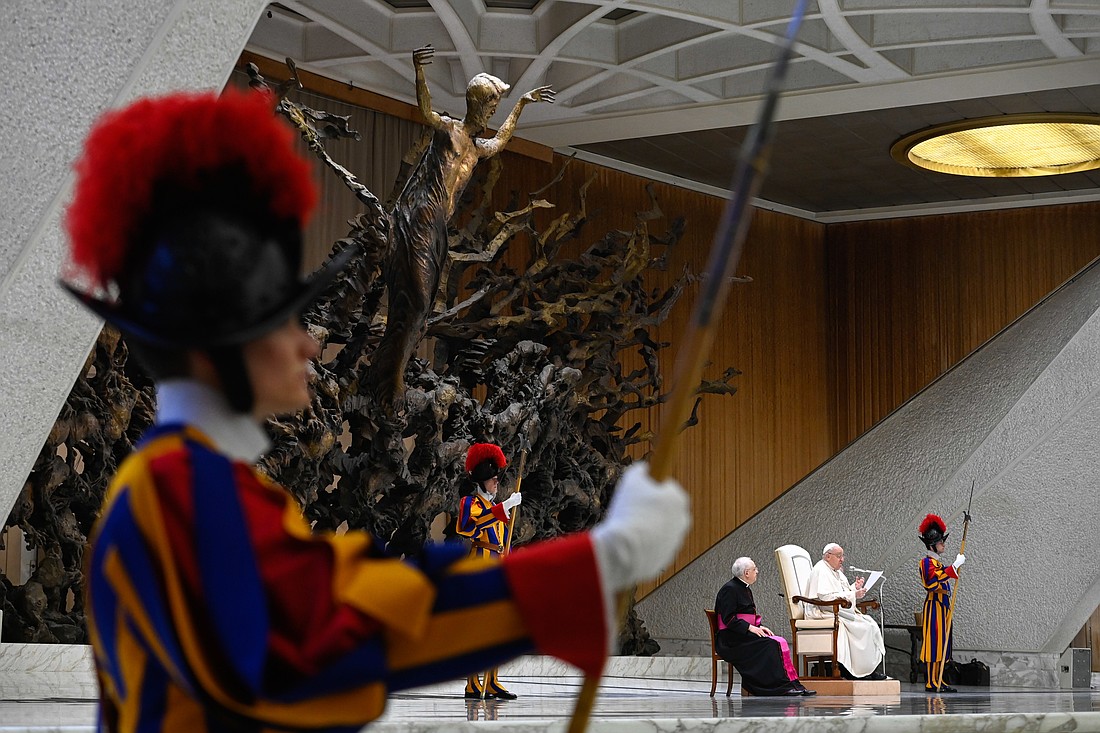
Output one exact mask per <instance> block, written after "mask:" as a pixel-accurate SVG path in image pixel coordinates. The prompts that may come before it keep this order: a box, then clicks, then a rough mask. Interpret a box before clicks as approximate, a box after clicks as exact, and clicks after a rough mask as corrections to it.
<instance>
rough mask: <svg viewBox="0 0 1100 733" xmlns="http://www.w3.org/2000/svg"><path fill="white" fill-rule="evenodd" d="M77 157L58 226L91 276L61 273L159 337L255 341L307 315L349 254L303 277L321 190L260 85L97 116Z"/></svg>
mask: <svg viewBox="0 0 1100 733" xmlns="http://www.w3.org/2000/svg"><path fill="white" fill-rule="evenodd" d="M76 167H77V173H78V180H77V186H76V192H75V195H74V198H73V202H72V205H71V206H70V207H69V210H68V212H67V217H66V224H67V227H68V230H69V234H70V241H71V253H72V261H73V263H74V264H76V265H77V266H80V267H81V268H83V272H84V274H85V275H86V276H88V277H89V278H90V280H91V286H92V287H91V289H90V290H89V289H86V288H80V287H77V286H76V285H75V284H73V283H70V282H64V283H63V284H64V285H65V286H66V287H67V288H68V289H69V290H70V291H71V292H73V293H74V294H75V295H77V297H78V298H79V299H80V300H81V301H82V302H83V303H84V304H85V305H86V306H88V308H90V309H91V310H93V311H94V312H95V313H97V314H98V315H100V316H102V317H103V318H104V319H105V320H107V321H108V322H110V323H112V324H113V325H115V326H116V327H118V329H119V330H120V331H122V332H123V333H124V334H126V335H128V336H132V337H135V338H137V339H139V340H140V341H144V342H146V343H148V344H150V345H153V346H158V347H167V348H181V349H190V348H198V349H207V348H217V347H224V346H233V345H239V344H243V343H245V342H247V341H250V340H253V339H255V338H258V337H260V336H262V335H264V334H265V333H267V332H269V331H272V330H274V329H276V328H278V327H279V326H281V325H282V324H283V323H285V322H286V320H287V319H288V318H290V317H291V316H293V315H295V314H296V313H299V312H301V311H302V310H303V309H304V308H305V307H306V306H307V305H308V304H309V302H310V301H312V300H313V299H314V298H315V297H316V296H317V295H318V294H319V293H320V291H321V290H322V289H323V288H324V287H325V286H326V285H327V284H328V283H329V282H330V281H331V280H332V278H333V277H335V275H336V274H337V273H338V272H339V270H340V269H341V268H342V267H343V266H345V265H346V264H347V261H348V260H349V259H350V257H351V256H352V254H353V251H349V250H345V251H344V252H342V253H341V256H338V257H336V258H333V259H331V260H329V262H327V263H326V264H325V266H323V267H322V268H321V269H320V270H319V271H318V272H316V273H314V274H313V275H312V276H311V277H309V278H306V279H300V278H299V274H298V269H299V267H300V265H301V257H302V244H301V228H302V225H303V223H304V221H305V219H306V218H307V216H308V214H309V211H310V210H311V209H312V207H313V203H314V201H315V200H316V191H315V188H314V185H313V182H312V177H311V173H310V167H309V163H308V161H306V160H305V159H304V158H302V157H301V156H300V155H299V154H298V153H297V152H296V151H295V150H294V148H293V144H292V133H291V131H290V130H289V128H288V127H287V126H286V125H284V124H282V123H281V122H279V121H278V120H277V119H276V118H275V116H274V114H273V112H272V103H271V99H270V98H269V97H268V96H267V95H265V94H261V93H243V92H237V91H233V90H227V91H226V93H225V94H224V95H222V96H220V97H219V96H217V95H214V94H212V93H205V94H195V93H179V94H173V95H168V96H165V97H160V98H155V99H143V100H139V101H138V102H136V103H134V104H132V105H130V106H128V107H125V108H123V109H121V110H117V111H114V112H110V113H108V114H107V115H104V117H103V118H102V119H101V120H100V121H99V122H98V123H97V124H96V126H95V127H94V128H93V129H92V132H91V133H90V134H89V136H88V140H87V142H86V144H85V149H84V155H83V157H82V158H81V160H80V161H78V163H77V166H76Z"/></svg>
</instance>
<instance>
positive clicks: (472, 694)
mask: <svg viewBox="0 0 1100 733" xmlns="http://www.w3.org/2000/svg"><path fill="white" fill-rule="evenodd" d="M463 697H465V698H466V699H467V700H480V699H481V693H480V692H477V691H474V690H466V694H465V695H463ZM493 697H494V696H493V693H491V692H486V693H485V699H486V700H491V699H492V698H493Z"/></svg>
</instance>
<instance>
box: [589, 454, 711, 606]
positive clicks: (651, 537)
mask: <svg viewBox="0 0 1100 733" xmlns="http://www.w3.org/2000/svg"><path fill="white" fill-rule="evenodd" d="M690 526H691V512H690V508H689V501H688V496H687V494H686V493H685V492H684V490H683V488H681V487H680V484H679V483H677V482H676V481H675V480H674V479H665V480H664V481H662V482H661V483H657V482H656V481H654V480H653V479H652V478H650V475H649V466H648V464H646V463H635V464H633V465H632V466H630V467H629V468H627V469H626V471H625V472H624V473H623V477H622V478H621V479H619V483H618V485H617V486H616V487H615V494H614V496H612V497H611V505H610V506H608V508H607V513H606V514H605V515H604V518H603V521H602V522H600V523H599V524H597V525H596V526H595V527H593V528H592V544H593V545H594V547H595V552H596V562H597V564H598V565H599V568H600V577H601V578H602V581H603V585H604V588H605V590H608V589H609V590H612V591H618V590H624V589H626V588H631V587H633V586H635V585H637V584H638V583H639V582H641V581H643V580H649V579H650V578H653V577H656V576H657V575H659V574H660V572H661V571H662V570H664V569H665V568H666V567H667V566H668V564H669V563H671V562H672V560H673V558H675V557H676V552H677V551H678V550H679V549H680V545H682V544H683V542H684V537H685V535H687V531H688V527H690Z"/></svg>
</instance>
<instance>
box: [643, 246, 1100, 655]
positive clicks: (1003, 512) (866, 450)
mask: <svg viewBox="0 0 1100 733" xmlns="http://www.w3.org/2000/svg"><path fill="white" fill-rule="evenodd" d="M1098 306H1100V266H1097V265H1095V264H1094V265H1093V266H1092V267H1090V268H1089V269H1087V270H1086V271H1085V272H1083V273H1082V274H1081V275H1079V276H1078V277H1077V278H1075V279H1074V280H1073V281H1072V282H1070V283H1068V284H1067V285H1066V286H1064V287H1063V288H1061V289H1059V290H1058V291H1057V292H1055V293H1054V294H1053V295H1051V296H1050V297H1049V298H1047V299H1046V300H1045V301H1044V302H1042V303H1040V304H1039V305H1038V306H1036V307H1035V308H1034V309H1032V310H1031V311H1029V312H1028V313H1027V314H1025V316H1023V317H1022V318H1021V319H1020V320H1018V321H1017V322H1015V323H1014V324H1012V325H1011V326H1009V327H1008V328H1007V329H1005V330H1004V331H1003V332H1002V333H1001V334H999V335H998V336H997V337H995V338H994V339H992V340H991V341H990V342H989V343H987V344H986V345H985V346H983V347H982V348H981V349H979V350H978V351H977V352H975V354H974V355H972V356H971V357H969V358H968V359H967V360H965V361H964V362H962V363H961V364H960V365H959V366H957V367H956V368H955V369H953V370H952V371H950V372H948V373H947V374H946V375H944V376H943V377H942V378H940V379H939V380H938V381H936V382H935V383H933V384H932V385H930V386H929V387H928V388H926V389H925V390H923V391H922V392H921V393H919V394H918V395H916V396H915V397H914V398H913V399H912V400H910V401H909V402H908V403H906V404H905V405H903V406H902V407H900V408H899V409H898V410H896V411H895V412H894V413H893V414H891V415H890V416H888V417H887V418H886V419H885V420H883V421H882V422H880V423H879V424H878V425H876V426H875V427H874V428H872V429H871V430H870V431H868V432H867V433H866V434H864V435H863V436H862V437H860V438H859V439H858V440H857V441H855V442H854V443H852V445H851V446H849V447H848V448H847V449H845V450H844V451H842V452H841V453H840V454H839V455H838V456H836V457H835V458H834V459H832V460H831V461H829V462H828V463H826V464H825V465H823V466H822V467H821V468H819V469H818V470H817V471H815V472H814V473H812V474H811V475H810V476H808V477H807V478H806V479H804V480H803V481H801V482H800V483H798V484H797V485H796V486H794V487H792V488H791V489H790V490H789V491H787V492H786V493H784V494H783V495H782V496H780V497H779V498H778V499H777V500H776V501H775V502H773V503H772V504H770V505H769V506H768V507H766V508H765V509H764V510H763V511H761V512H760V513H759V514H757V515H756V516H755V517H753V518H752V519H750V520H749V521H748V522H747V523H745V524H744V525H742V526H741V527H739V528H737V529H736V530H735V531H733V532H732V533H730V534H729V535H728V536H727V537H725V538H724V539H723V540H722V541H721V542H719V543H718V544H717V545H715V546H714V547H712V548H711V549H710V550H708V551H707V552H706V553H704V554H703V555H701V556H700V557H699V558H697V559H696V560H695V561H694V562H693V563H692V564H691V565H689V566H688V567H686V568H685V569H683V570H682V571H680V573H678V574H677V575H676V576H674V577H673V578H672V579H671V580H669V581H667V582H665V583H664V584H662V585H661V586H660V587H659V588H658V589H657V590H656V591H654V592H653V593H652V594H650V595H649V596H647V597H646V598H645V599H643V600H642V601H641V603H640V604H639V607H638V612H639V614H640V615H641V617H642V618H643V619H644V620H645V622H646V625H647V627H648V628H649V631H650V633H651V634H652V635H653V636H654V637H656V638H658V639H664V640H667V641H669V642H670V646H671V647H672V648H676V646H677V640H695V641H697V640H705V639H707V628H706V622H705V619H704V617H703V612H702V610H703V609H704V608H711V607H713V603H714V596H715V593H716V592H717V590H718V588H719V587H720V586H721V585H722V583H724V582H725V581H726V580H727V579H728V577H729V568H730V564H731V562H732V561H733V560H734V559H735V558H736V557H738V556H740V555H749V556H751V557H752V558H753V559H754V560H756V562H757V565H758V566H759V567H760V568H761V575H760V580H758V581H757V583H756V585H755V586H754V594H755V597H756V600H757V603H758V604H759V607H760V611H761V612H762V613H763V615H764V618H765V623H768V624H769V625H770V626H771V628H772V630H774V631H776V632H779V633H782V634H783V635H784V636H787V637H789V636H790V627H789V624H788V622H787V615H786V611H785V610H784V607H783V602H782V598H781V596H780V591H781V586H780V584H779V579H778V577H777V576H778V570H777V568H776V564H775V559H774V549H775V548H776V547H778V546H780V545H783V544H786V543H789V542H791V543H795V544H799V545H802V546H803V547H805V548H806V549H807V550H809V552H810V554H811V556H813V557H814V558H815V560H816V558H817V557H818V556H819V555H820V552H821V549H822V548H823V547H824V545H825V544H826V543H828V542H830V541H837V542H840V543H841V544H843V545H844V547H845V550H846V552H847V562H848V563H850V564H851V565H854V566H856V567H863V568H870V569H884V570H885V572H886V582H885V586H884V587H883V588H882V589H881V592H882V594H883V600H884V601H885V603H886V605H887V606H888V608H887V611H886V622H887V623H909V624H911V623H913V612H914V611H916V610H919V609H920V606H921V603H922V602H923V597H924V595H923V592H922V591H921V589H920V584H919V580H918V575H917V561H918V559H919V558H920V557H921V556H922V555H923V554H924V547H923V546H922V545H921V543H920V542H919V541H918V539H917V526H918V524H919V523H920V520H921V519H922V518H923V517H924V515H925V514H926V513H927V512H935V513H937V514H940V515H941V516H943V517H944V519H945V520H946V521H947V524H948V528H949V531H950V532H951V537H950V539H949V540H948V548H947V552H946V553H945V554H947V555H948V556H950V557H952V558H953V557H954V553H955V552H956V551H957V550H958V548H959V542H960V540H961V538H962V526H961V520H962V511H963V510H964V509H965V508H966V504H967V498H968V496H969V493H970V488H971V484H972V483H973V484H974V486H975V490H974V499H973V509H972V515H973V517H974V521H973V522H972V523H971V525H970V530H969V533H968V537H967V548H966V556H967V564H966V567H965V568H964V572H963V578H962V582H961V584H960V585H959V588H958V597H957V609H956V614H955V642H956V648H958V649H965V650H991V651H1017V652H1033V653H1046V654H1049V653H1058V652H1061V651H1062V650H1063V649H1065V648H1066V646H1067V645H1068V644H1069V642H1070V641H1071V639H1072V638H1073V636H1074V635H1075V634H1076V633H1077V631H1079V630H1080V628H1081V626H1082V625H1083V624H1084V622H1085V620H1086V619H1087V618H1088V616H1089V615H1090V614H1091V613H1092V612H1093V611H1094V610H1095V609H1096V607H1097V604H1098V602H1100V564H1098V563H1097V558H1098V557H1100V529H1097V528H1098V527H1100V491H1098V488H1100V487H1098V484H1100V450H1098V446H1097V442H1098V439H1100V312H1098V311H1097V308H1098ZM780 630H782V631H780ZM686 646H688V647H689V648H690V646H691V644H690V643H689V644H687V645H686Z"/></svg>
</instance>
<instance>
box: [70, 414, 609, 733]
mask: <svg viewBox="0 0 1100 733" xmlns="http://www.w3.org/2000/svg"><path fill="white" fill-rule="evenodd" d="M464 554H465V552H464V550H463V548H461V547H460V546H457V545H440V546H432V547H429V548H427V549H426V551H425V553H424V555H423V557H422V558H421V559H420V560H419V561H418V562H417V563H416V564H414V563H412V562H409V561H404V560H400V559H396V558H391V557H386V556H384V555H383V554H382V553H381V552H379V551H378V548H377V546H376V545H375V543H374V542H373V541H372V539H371V538H370V536H369V535H367V534H366V533H363V532H348V533H346V534H344V535H342V536H336V535H334V534H331V533H327V534H316V535H315V534H313V533H312V532H311V531H310V528H309V526H308V525H307V524H306V522H305V521H304V520H303V518H302V516H301V513H300V510H299V508H298V506H297V505H296V504H295V503H294V502H293V501H292V500H291V498H290V496H289V495H288V494H287V493H286V491H285V490H283V489H282V488H281V487H279V486H277V485H275V484H273V483H272V482H270V481H268V480H266V479H265V478H264V477H262V476H261V475H259V474H258V473H257V472H256V471H255V470H254V468H253V467H252V466H251V465H249V464H247V463H244V462H239V461H233V460H231V459H229V458H227V457H226V456H224V455H222V454H221V453H219V452H217V451H216V450H215V449H214V448H213V447H212V445H211V444H210V442H209V440H208V439H207V438H206V437H205V436H204V435H203V434H202V433H200V432H199V431H197V430H195V429H194V428H190V427H184V426H181V425H174V426H160V427H157V428H154V429H153V431H152V432H151V433H150V434H149V435H147V436H146V439H145V440H144V441H143V443H142V444H141V445H140V446H139V449H138V450H137V451H135V453H134V454H132V455H131V456H130V457H129V458H128V459H127V460H126V461H125V462H124V463H123V465H122V467H121V468H120V470H119V472H118V475H117V476H116V477H115V480H114V482H113V483H112V485H111V488H110V490H109V492H108V497H107V500H106V503H105V506H104V509H103V513H102V516H101V517H100V520H99V522H98V523H97V525H96V530H95V533H94V536H93V542H92V548H91V552H90V554H89V558H88V566H87V570H88V573H87V578H88V603H87V609H88V614H87V615H88V625H89V631H90V636H91V640H92V645H93V647H94V652H95V662H96V668H97V675H98V679H99V684H100V697H101V705H100V721H99V727H100V729H101V730H107V731H127V732H129V731H181V732H182V731H186V732H187V733H205V732H207V731H211V732H212V731H222V730H232V731H236V730H247V731H252V732H254V733H259V732H260V731H274V730H281V731H282V730H311V731H312V730H357V729H358V728H360V727H361V726H362V725H363V724H365V723H367V722H369V721H371V720H373V719H374V718H376V717H378V716H379V715H380V714H381V713H382V710H383V708H384V706H385V698H386V694H387V692H388V691H390V690H397V689H402V688H409V687H416V686H420V685H424V684H428V683H433V682H438V681H442V680H446V679H453V678H457V677H461V676H463V675H465V674H467V673H468V672H471V671H474V670H481V669H488V668H490V667H492V666H493V665H495V664H498V663H500V662H502V661H504V660H506V659H510V658H512V657H514V656H516V655H518V654H522V653H526V652H531V651H539V652H542V653H546V654H552V655H555V656H558V657H560V658H562V659H564V660H565V661H567V662H570V663H572V664H574V665H576V666H578V667H580V668H581V669H582V670H585V671H586V672H590V673H598V671H599V669H600V668H601V666H602V664H603V659H604V657H605V654H606V649H607V646H608V644H607V638H608V637H607V634H608V629H607V628H606V624H605V621H604V619H605V613H604V611H603V600H602V595H601V590H600V586H599V579H598V571H597V567H596V562H595V558H594V555H593V552H592V543H591V540H590V538H589V537H588V536H587V535H586V534H580V535H574V536H572V537H568V538H564V539H562V540H556V541H553V542H548V543H540V544H535V545H532V546H531V547H530V549H526V550H521V551H517V552H515V553H514V554H512V555H511V556H510V557H508V558H507V559H506V560H504V561H503V562H501V561H497V560H481V559H472V558H465V557H464ZM471 625H476V626H477V627H478V628H479V629H481V632H480V633H478V634H476V635H471V634H468V633H466V631H467V629H469V628H470V627H471Z"/></svg>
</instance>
